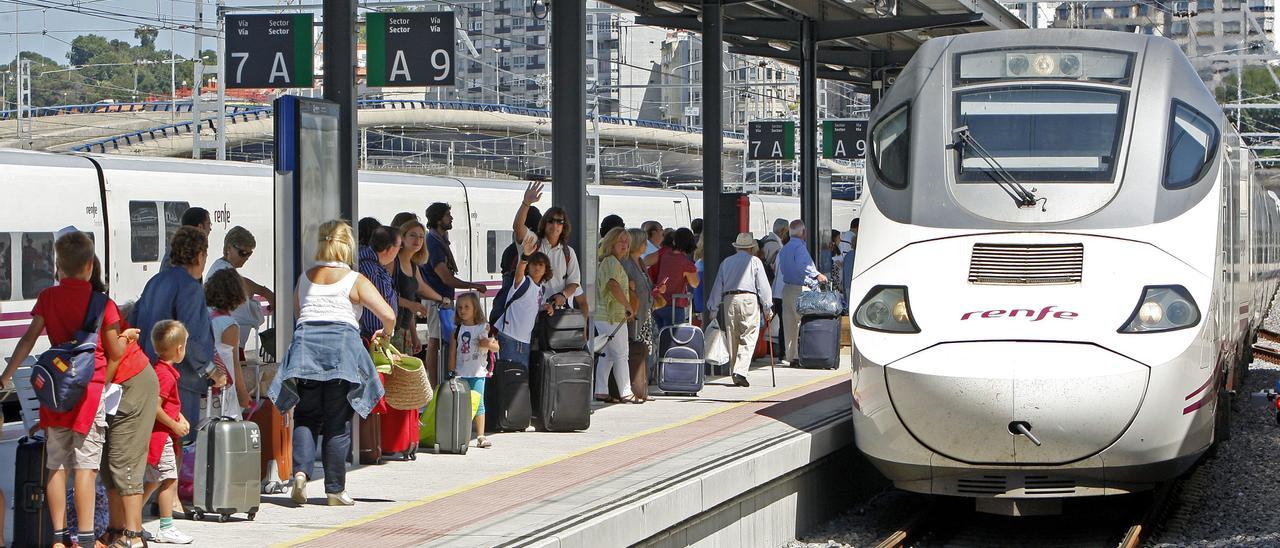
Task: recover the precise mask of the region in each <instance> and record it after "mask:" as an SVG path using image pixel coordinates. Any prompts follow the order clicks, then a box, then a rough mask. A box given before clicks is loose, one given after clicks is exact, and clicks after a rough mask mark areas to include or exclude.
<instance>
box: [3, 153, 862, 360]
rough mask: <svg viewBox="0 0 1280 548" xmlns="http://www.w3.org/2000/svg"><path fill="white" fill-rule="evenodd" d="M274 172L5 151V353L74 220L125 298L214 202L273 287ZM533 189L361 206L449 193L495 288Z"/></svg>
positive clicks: (392, 210)
mask: <svg viewBox="0 0 1280 548" xmlns="http://www.w3.org/2000/svg"><path fill="white" fill-rule="evenodd" d="M272 181H273V179H272V171H271V168H270V167H269V166H262V165H254V164H245V163H236V162H212V161H197V160H175V159H167V158H138V157H125V156H110V155H63V154H49V153H39V152H26V151H17V150H0V196H3V199H0V357H4V356H9V355H10V354H11V353H12V351H13V347H14V345H16V344H17V341H18V338H19V337H21V336H22V334H23V333H24V332H25V331H26V329H27V325H29V324H30V322H31V308H32V306H33V305H34V304H35V298H36V296H37V295H38V294H39V293H40V290H42V289H44V288H45V287H48V286H49V285H50V284H52V283H53V281H54V280H53V277H54V266H53V265H54V257H53V241H54V236H55V234H56V233H57V231H59V230H61V229H63V228H65V227H68V226H74V227H76V228H78V229H80V230H84V231H86V232H90V233H92V235H93V237H94V240H95V243H96V244H97V248H98V256H99V257H100V258H102V259H103V263H104V266H105V269H106V271H107V281H108V284H109V286H110V291H111V296H112V298H113V299H115V300H116V301H117V302H120V303H125V302H128V301H131V300H135V299H137V297H138V295H139V294H141V292H142V288H143V286H144V285H145V284H146V282H147V280H148V279H150V277H151V276H152V275H153V274H155V272H156V270H157V269H158V268H159V266H160V259H161V258H162V257H163V256H164V255H165V245H166V241H167V240H168V236H169V235H170V234H172V232H173V231H174V230H176V229H177V226H178V224H179V221H180V219H181V216H182V213H183V211H185V210H186V209H187V208H188V207H190V206H200V207H203V208H205V209H208V210H209V211H210V214H211V216H212V220H213V232H212V233H211V234H210V235H209V242H210V244H209V255H210V261H212V260H213V259H214V258H217V257H220V256H221V255H222V239H223V237H224V236H225V235H226V231H227V230H228V229H230V228H231V227H233V226H236V225H241V226H244V227H245V228H247V229H249V230H250V231H251V232H252V233H253V234H254V236H255V237H256V238H257V241H258V247H257V250H256V253H255V254H254V255H253V256H252V258H250V259H249V262H248V263H247V264H246V265H245V268H244V269H243V270H242V273H244V274H245V275H246V276H248V277H250V278H252V279H254V280H255V281H257V282H259V283H263V284H267V285H270V284H271V282H272V279H273V276H272V271H273V268H274V266H275V265H274V257H273V249H274V247H275V246H274V238H273V234H272V231H273V227H274V215H273V191H272V185H273V183H272ZM524 188H525V184H524V183H521V182H510V181H492V180H480V179H459V178H452V177H426V176H417V175H404V174H395V173H377V172H361V173H360V216H361V217H365V216H372V217H376V218H378V219H379V220H381V221H383V222H390V221H391V218H392V217H393V216H395V214H396V213H398V212H401V211H412V212H415V213H417V214H418V215H419V216H421V215H423V213H424V211H425V209H426V207H427V205H428V204H430V203H432V202H448V203H450V204H451V205H452V206H453V217H454V228H453V231H452V232H451V233H450V240H451V242H452V247H453V252H454V254H455V258H456V259H457V262H458V268H459V272H460V273H459V277H461V278H463V279H467V280H473V281H479V282H483V283H486V284H487V285H489V286H490V287H491V288H494V289H496V288H497V287H498V286H499V285H500V284H501V282H500V280H501V274H500V269H499V266H498V262H499V258H500V257H501V254H502V251H503V249H504V248H506V246H507V244H508V243H510V241H511V222H512V219H513V217H514V216H515V212H516V209H517V208H518V207H519V206H520V199H521V196H522V194H523V192H524ZM587 194H588V195H589V196H594V197H598V199H599V211H600V216H604V215H607V214H609V213H616V214H618V215H620V216H621V217H622V218H623V220H624V221H626V223H627V225H628V226H639V224H640V223H641V222H643V221H646V220H649V219H653V220H657V221H660V222H661V223H662V224H663V225H664V226H676V227H680V226H686V227H687V226H689V224H690V221H691V220H692V219H694V218H698V217H701V216H702V196H701V193H700V192H680V191H662V190H653V189H637V188H629V187H617V186H589V187H588V188H587ZM537 205H538V206H539V207H540V208H541V209H543V210H544V211H545V210H546V209H547V208H548V207H550V205H551V193H550V192H546V193H544V194H543V198H542V202H540V203H538V204H537ZM749 208H750V225H751V229H752V230H753V231H754V232H755V233H756V234H757V236H761V235H763V234H764V233H765V231H767V230H768V228H769V226H770V224H771V223H772V222H773V219H775V218H778V217H783V218H788V219H793V218H798V217H799V216H800V205H799V202H798V201H797V200H796V199H795V198H783V197H773V196H751V197H750V204H749ZM856 212H857V205H856V204H855V203H853V202H847V201H836V202H834V203H833V205H832V218H833V224H834V225H835V226H837V227H845V226H848V224H849V221H850V220H851V219H853V217H855V216H856ZM590 221H592V222H591V223H590V224H591V226H588V227H581V226H574V227H573V230H586V231H589V232H593V233H594V232H595V231H596V230H597V228H596V227H598V226H599V223H598V222H596V220H590ZM584 251H585V252H584V253H582V255H583V256H584V260H586V259H585V257H592V256H594V250H590V251H588V250H584ZM41 344H43V341H42V342H41Z"/></svg>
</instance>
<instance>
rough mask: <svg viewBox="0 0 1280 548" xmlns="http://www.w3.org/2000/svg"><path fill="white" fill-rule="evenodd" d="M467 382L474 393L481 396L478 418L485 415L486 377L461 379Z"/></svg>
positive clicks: (477, 411)
mask: <svg viewBox="0 0 1280 548" xmlns="http://www.w3.org/2000/svg"><path fill="white" fill-rule="evenodd" d="M459 378H461V379H462V380H464V381H467V385H468V386H470V387H471V391H472V392H476V393H478V394H480V407H479V408H477V409H476V416H477V417H479V416H482V415H484V381H485V378H484V377H459Z"/></svg>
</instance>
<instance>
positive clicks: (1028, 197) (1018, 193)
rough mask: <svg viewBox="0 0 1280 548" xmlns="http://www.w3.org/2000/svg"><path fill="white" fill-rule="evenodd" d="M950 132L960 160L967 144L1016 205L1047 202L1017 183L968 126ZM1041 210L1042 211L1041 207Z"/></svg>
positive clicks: (1026, 205) (1025, 205) (1033, 205)
mask: <svg viewBox="0 0 1280 548" xmlns="http://www.w3.org/2000/svg"><path fill="white" fill-rule="evenodd" d="M951 134H952V135H955V136H956V140H955V142H953V143H952V147H953V148H955V149H956V151H957V152H959V153H960V159H961V161H962V162H963V161H964V149H965V147H966V146H968V147H969V149H970V150H971V151H972V152H973V154H974V155H975V156H977V157H978V158H981V159H982V161H983V162H985V163H986V164H987V167H989V168H990V169H989V170H988V172H987V173H988V174H989V176H990V177H991V180H993V181H995V183H996V185H998V186H999V187H1000V190H1003V191H1004V193H1005V194H1008V195H1009V197H1010V198H1012V199H1013V203H1014V204H1016V205H1017V206H1018V207H1035V206H1036V202H1037V201H1041V200H1043V201H1045V202H1048V200H1047V199H1045V198H1039V199H1037V198H1036V195H1035V193H1034V191H1032V190H1027V187H1025V186H1022V183H1019V182H1018V180H1017V179H1015V178H1014V177H1013V175H1012V174H1010V173H1009V170H1007V169H1005V168H1004V166H1002V165H1000V162H999V161H997V160H996V159H995V157H994V156H992V155H991V153H990V152H988V151H987V148H986V147H984V146H982V143H979V142H978V140H977V139H976V138H974V136H973V133H970V132H969V126H960V127H958V128H956V129H954V130H952V132H951ZM1041 210H1042V211H1043V208H1042V209H1041Z"/></svg>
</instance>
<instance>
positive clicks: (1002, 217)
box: [850, 29, 1280, 512]
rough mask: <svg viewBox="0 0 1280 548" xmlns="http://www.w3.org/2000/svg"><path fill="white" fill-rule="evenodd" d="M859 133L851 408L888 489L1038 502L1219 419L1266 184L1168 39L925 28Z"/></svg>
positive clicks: (1261, 287) (1253, 294)
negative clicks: (866, 154) (861, 199)
mask: <svg viewBox="0 0 1280 548" xmlns="http://www.w3.org/2000/svg"><path fill="white" fill-rule="evenodd" d="M870 127H871V128H872V130H871V136H870V141H871V143H872V146H873V153H872V156H871V160H869V164H870V165H872V168H870V169H868V178H869V187H868V190H867V191H866V193H865V194H867V195H868V197H867V198H866V201H865V204H864V206H863V211H862V213H861V232H860V237H859V239H858V253H857V257H856V260H855V264H854V274H853V282H852V289H851V292H850V295H851V297H850V300H851V303H852V304H853V305H854V306H853V308H854V312H853V316H854V317H853V318H852V320H853V321H852V322H851V323H852V330H853V341H854V345H855V347H854V356H855V368H854V373H853V397H854V413H853V416H854V419H853V422H854V428H855V437H856V441H857V445H858V448H859V449H860V450H861V451H862V452H863V453H864V454H865V455H866V456H867V457H869V459H870V460H871V462H873V463H874V464H875V465H876V466H877V467H878V468H879V469H880V470H881V471H882V472H884V473H885V474H886V475H887V476H888V477H889V478H890V479H891V480H893V482H894V483H895V484H896V485H897V486H898V487H900V488H903V489H906V490H910V491H916V492H921V493H933V494H942V495H953V496H961V497H973V498H975V499H977V506H978V508H979V509H986V510H990V511H996V512H1013V511H1018V512H1025V511H1052V510H1053V508H1054V507H1056V506H1060V505H1061V503H1062V499H1063V498H1065V497H1076V496H1091V495H1110V494H1118V493H1127V492H1133V491H1140V490H1144V489H1148V488H1150V487H1152V486H1153V485H1156V484H1158V483H1160V482H1162V481H1165V480H1169V479H1172V478H1174V477H1176V476H1177V475H1179V474H1180V473H1182V472H1183V471H1185V470H1187V469H1188V468H1189V467H1190V466H1191V465H1192V464H1193V463H1194V462H1195V461H1196V460H1197V458H1198V457H1199V456H1200V455H1201V454H1203V453H1204V452H1205V451H1206V450H1207V449H1208V448H1209V447H1210V445H1211V444H1213V443H1214V442H1215V441H1216V440H1220V439H1222V438H1223V437H1225V436H1226V435H1227V428H1226V422H1225V421H1226V419H1227V417H1228V414H1229V412H1230V404H1229V399H1228V398H1229V395H1230V394H1231V393H1232V391H1233V390H1235V389H1237V387H1239V386H1240V383H1241V375H1242V373H1243V371H1244V369H1245V367H1246V366H1247V360H1248V355H1249V352H1248V348H1249V344H1250V343H1251V342H1252V341H1253V338H1254V334H1255V330H1256V328H1257V327H1258V326H1259V325H1260V323H1261V321H1262V318H1263V317H1264V313H1265V311H1266V309H1267V307H1268V306H1269V303H1270V300H1271V298H1272V296H1273V295H1274V293H1275V291H1276V285H1277V278H1276V276H1277V261H1278V260H1280V256H1278V255H1277V253H1278V251H1277V245H1276V244H1277V234H1276V229H1277V228H1280V217H1278V214H1277V211H1278V208H1280V200H1278V199H1277V196H1276V194H1275V193H1273V192H1270V191H1269V190H1267V187H1268V185H1269V181H1268V180H1267V179H1266V177H1265V176H1264V175H1263V174H1262V173H1259V172H1256V171H1255V170H1254V169H1253V168H1252V163H1253V162H1252V158H1251V155H1250V151H1249V150H1247V149H1246V148H1244V147H1242V143H1241V140H1240V137H1239V135H1238V134H1237V133H1236V132H1235V130H1234V129H1233V128H1232V127H1231V126H1230V125H1229V124H1228V123H1227V122H1226V120H1225V119H1224V116H1223V113H1222V111H1221V109H1220V108H1219V106H1218V105H1217V103H1216V102H1215V100H1214V96H1213V95H1212V94H1211V93H1210V92H1209V90H1207V89H1206V88H1205V85H1204V84H1203V83H1202V82H1201V80H1200V78H1199V76H1198V75H1197V74H1196V71H1195V70H1194V69H1193V68H1192V66H1191V64H1190V63H1189V62H1188V60H1187V58H1186V57H1185V56H1184V55H1183V53H1182V52H1181V51H1180V50H1179V49H1178V46H1177V45H1176V44H1174V43H1173V42H1171V41H1169V40H1166V39H1164V38H1160V37H1154V36H1145V35H1134V34H1122V33H1113V32H1100V31H1083V30H1045V29H1039V30H1031V31H1008V32H986V33H980V34H967V35H958V36H952V37H945V38H935V39H933V40H930V41H928V42H927V43H925V44H924V45H923V46H922V47H921V48H920V50H919V52H918V53H917V54H916V55H915V57H914V58H913V59H912V60H911V62H910V63H909V64H908V65H907V67H906V68H905V69H904V70H903V72H902V75H901V76H900V77H899V78H898V80H897V83H896V84H895V85H894V86H893V88H892V89H891V90H890V91H889V92H888V93H887V94H886V95H885V97H884V98H883V100H882V101H881V102H880V103H879V104H878V105H877V107H876V108H875V110H874V112H872V115H871V121H870Z"/></svg>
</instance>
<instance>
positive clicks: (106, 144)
mask: <svg viewBox="0 0 1280 548" xmlns="http://www.w3.org/2000/svg"><path fill="white" fill-rule="evenodd" d="M172 106H173V105H172V104H171V103H167V102H165V103H160V102H153V103H106V104H92V105H65V106H59V107H40V108H38V109H32V111H33V115H35V114H34V113H35V111H40V112H42V113H43V114H40V116H52V115H56V114H93V113H116V112H169V111H170V110H171V107H172ZM177 107H178V112H190V111H191V103H178V104H177ZM358 108H361V109H409V110H417V109H429V110H465V111H471V112H500V113H504V114H515V115H519V116H530V117H535V118H550V117H551V111H550V110H548V109H543V108H531V107H520V106H513V105H503V104H498V103H476V102H470V101H428V100H421V99H363V100H360V101H358ZM272 111H273V109H272V107H271V106H270V105H265V106H264V105H227V110H226V113H225V116H226V117H227V121H228V122H230V123H238V122H239V121H249V120H250V117H252V119H254V120H257V119H260V118H262V117H270V116H271V115H272ZM6 115H9V116H15V115H16V111H12V110H5V111H0V120H3V119H5V117H6ZM600 121H601V122H604V123H606V124H617V125H624V126H633V127H642V128H648V129H661V130H667V131H675V132H682V133H702V128H701V127H698V126H689V125H683V124H672V123H670V122H661V121H657V120H642V119H638V118H623V117H620V116H600ZM205 124H208V125H209V128H210V129H213V128H214V119H213V118H206V119H203V120H201V121H200V127H204V125H205ZM194 127H195V122H194V121H193V120H187V121H185V122H177V123H173V124H165V125H162V126H156V127H153V128H147V129H140V130H136V131H130V132H127V133H122V134H120V135H113V136H111V137H104V138H102V139H97V140H94V141H90V142H87V143H83V144H80V145H76V146H75V147H72V150H74V151H77V152H107V151H108V150H119V149H120V146H121V145H122V144H123V145H124V146H130V145H133V144H134V143H137V142H142V141H144V140H147V139H156V138H166V137H169V136H170V134H171V133H172V134H173V135H179V134H181V133H184V132H185V133H188V134H190V133H191V132H192V131H194V129H193V128H194ZM723 134H724V136H725V137H728V138H730V139H742V138H743V134H742V133H740V132H736V131H724V132H723ZM157 135H158V136H159V137H157Z"/></svg>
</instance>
